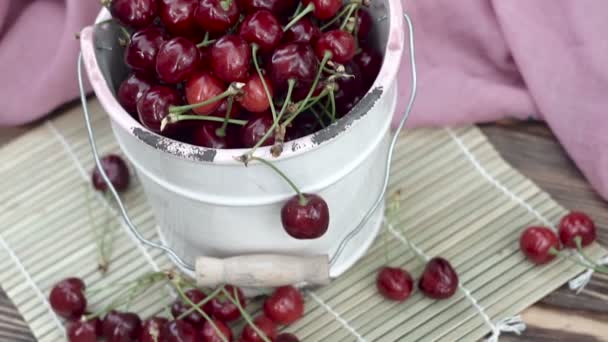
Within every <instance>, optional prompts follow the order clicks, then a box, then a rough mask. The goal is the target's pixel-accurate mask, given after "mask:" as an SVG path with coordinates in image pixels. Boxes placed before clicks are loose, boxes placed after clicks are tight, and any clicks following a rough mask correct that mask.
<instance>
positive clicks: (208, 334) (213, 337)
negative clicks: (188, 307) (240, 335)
mask: <svg viewBox="0 0 608 342" xmlns="http://www.w3.org/2000/svg"><path fill="white" fill-rule="evenodd" d="M213 323H214V324H215V326H216V327H217V329H218V330H219V331H220V332H221V335H223V337H224V338H225V339H226V340H228V341H229V342H230V341H232V331H230V328H228V326H226V324H224V323H222V321H219V320H217V319H214V320H213ZM200 335H201V341H202V342H223V340H222V337H221V336H220V335H218V333H217V332H216V331H215V329H214V328H213V326H212V325H211V323H210V322H209V321H207V322H205V324H204V325H203V329H202V330H201V334H200Z"/></svg>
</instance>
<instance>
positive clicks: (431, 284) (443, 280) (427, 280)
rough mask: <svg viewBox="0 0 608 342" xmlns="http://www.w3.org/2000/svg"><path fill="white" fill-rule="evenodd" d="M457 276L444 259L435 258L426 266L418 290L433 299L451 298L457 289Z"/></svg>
mask: <svg viewBox="0 0 608 342" xmlns="http://www.w3.org/2000/svg"><path fill="white" fill-rule="evenodd" d="M458 281H459V280H458V274H457V273H456V271H455V270H454V268H453V267H452V265H451V264H450V262H449V261H447V260H446V259H443V258H440V257H436V258H433V259H431V260H429V262H428V263H427V264H426V267H425V268H424V271H423V272H422V275H421V276H420V280H419V281H418V288H420V290H421V291H422V293H423V294H424V295H426V296H427V297H430V298H434V299H446V298H450V297H452V295H454V293H455V292H456V290H457V289H458Z"/></svg>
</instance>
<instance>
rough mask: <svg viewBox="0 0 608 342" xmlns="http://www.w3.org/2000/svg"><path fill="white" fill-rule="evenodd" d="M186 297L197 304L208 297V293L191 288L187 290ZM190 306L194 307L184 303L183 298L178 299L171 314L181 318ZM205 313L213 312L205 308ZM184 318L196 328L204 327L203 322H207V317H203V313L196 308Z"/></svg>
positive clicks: (172, 307)
mask: <svg viewBox="0 0 608 342" xmlns="http://www.w3.org/2000/svg"><path fill="white" fill-rule="evenodd" d="M186 297H188V299H190V301H191V302H192V303H195V304H197V303H200V302H202V301H203V300H204V299H205V298H207V295H205V293H203V292H202V291H201V290H198V289H191V290H188V291H186ZM190 308H192V306H191V305H189V304H188V303H184V302H183V301H182V300H181V299H177V300H175V302H174V303H173V305H172V306H171V314H172V315H173V317H175V318H179V317H180V316H181V315H182V314H184V313H185V312H186V311H189V310H190ZM205 313H206V314H208V315H210V314H211V312H210V311H207V310H205ZM184 320H185V321H187V322H188V323H190V324H192V325H193V326H194V327H195V328H196V329H201V328H202V327H203V324H204V323H205V318H204V317H203V315H201V314H200V312H198V311H196V310H195V311H192V312H191V313H190V314H188V315H187V316H186V317H185V318H184Z"/></svg>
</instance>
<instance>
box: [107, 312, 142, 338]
mask: <svg viewBox="0 0 608 342" xmlns="http://www.w3.org/2000/svg"><path fill="white" fill-rule="evenodd" d="M140 333H141V319H140V318H139V316H137V315H136V314H134V313H130V312H118V311H110V312H109V313H108V314H107V315H106V317H105V318H104V320H103V336H104V337H105V338H106V341H107V342H123V341H136V340H137V338H138V337H139V335H140Z"/></svg>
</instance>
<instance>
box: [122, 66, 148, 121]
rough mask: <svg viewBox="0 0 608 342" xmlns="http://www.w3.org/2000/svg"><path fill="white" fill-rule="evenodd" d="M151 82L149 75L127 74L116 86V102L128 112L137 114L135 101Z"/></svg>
mask: <svg viewBox="0 0 608 342" xmlns="http://www.w3.org/2000/svg"><path fill="white" fill-rule="evenodd" d="M153 84H154V80H153V79H152V78H151V77H148V76H142V75H138V74H135V73H133V74H131V75H129V77H127V79H125V80H124V81H123V82H122V83H121V84H120V87H119V88H118V92H117V93H116V97H118V102H119V103H120V105H121V106H122V107H123V108H124V109H125V110H126V111H127V112H128V113H129V114H131V115H135V116H137V101H138V100H139V98H140V97H141V96H142V95H143V94H144V93H145V92H146V91H148V89H150V87H152V85H153Z"/></svg>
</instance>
